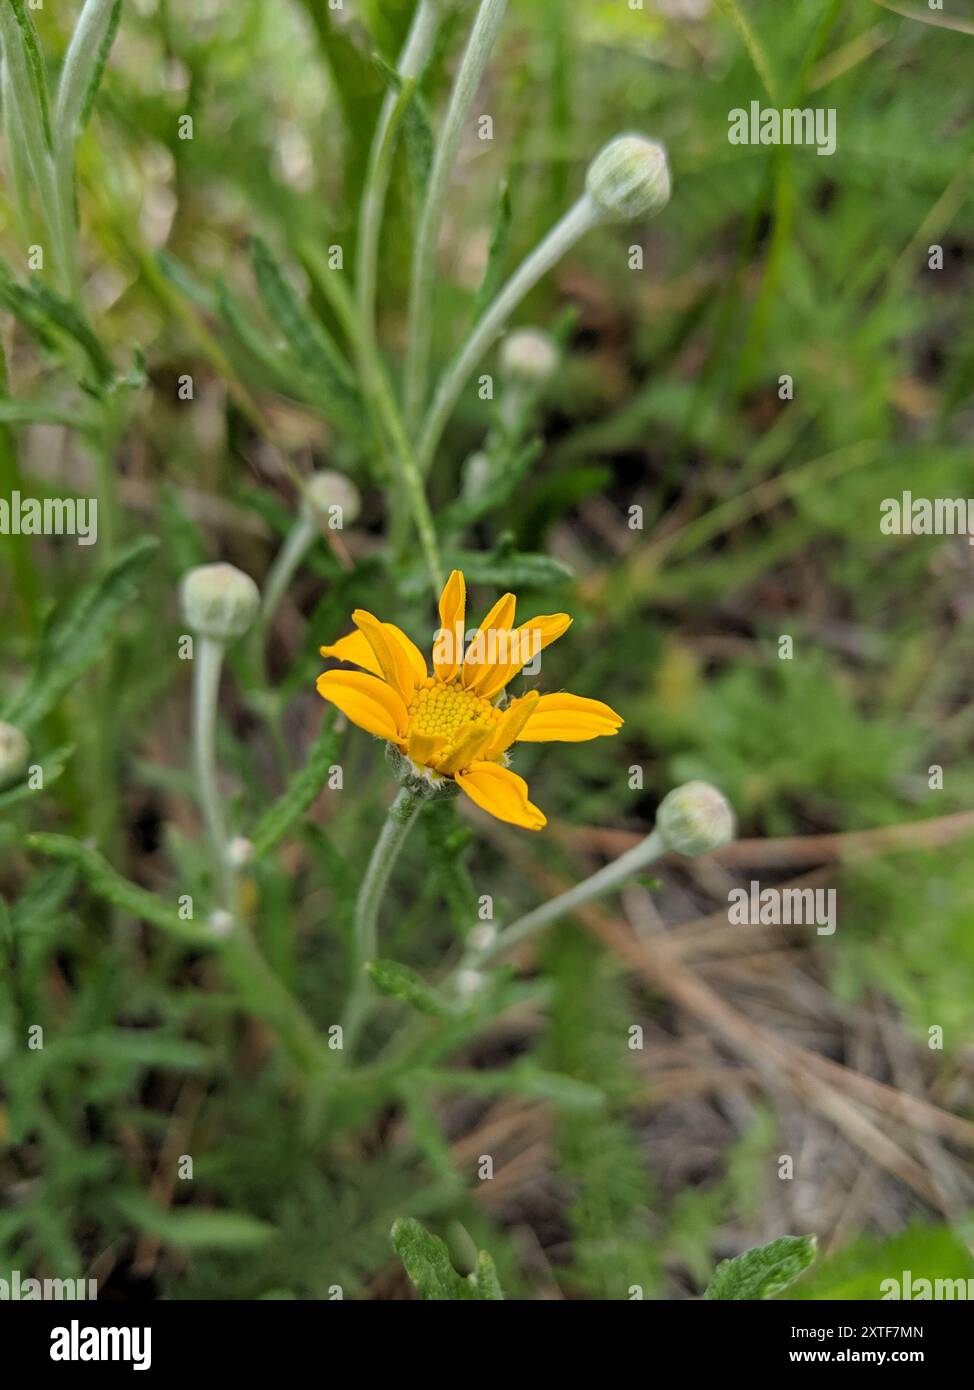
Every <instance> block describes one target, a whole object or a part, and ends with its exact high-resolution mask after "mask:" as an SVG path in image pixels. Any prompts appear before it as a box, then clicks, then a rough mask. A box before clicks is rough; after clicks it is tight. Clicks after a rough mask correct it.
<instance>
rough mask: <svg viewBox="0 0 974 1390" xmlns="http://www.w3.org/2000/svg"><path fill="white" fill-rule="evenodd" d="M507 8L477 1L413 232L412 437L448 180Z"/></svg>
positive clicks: (421, 395) (408, 394) (429, 337)
mask: <svg viewBox="0 0 974 1390" xmlns="http://www.w3.org/2000/svg"><path fill="white" fill-rule="evenodd" d="M506 8H507V0H481V5H480V9H479V10H478V11H477V18H476V19H475V21H474V26H473V29H472V30H471V33H470V38H469V40H468V42H467V47H466V50H465V52H464V55H463V61H462V62H461V64H460V70H459V72H458V73H457V79H456V82H455V83H454V86H453V92H452V93H451V96H450V104H449V106H448V108H447V113H446V117H445V119H444V122H443V129H442V131H441V132H440V138H439V141H438V143H437V146H436V152H435V154H434V156H433V167H432V169H431V170H430V179H429V186H428V188H427V192H426V199H425V201H424V203H423V209H422V212H421V213H420V219H419V226H418V227H417V230H416V242H415V246H414V248H413V265H412V280H411V284H410V299H409V347H408V351H407V354H406V381H405V409H406V424H407V426H408V428H409V431H410V434H412V432H413V431H414V430H415V428H416V425H417V424H418V422H419V418H420V413H421V411H422V409H423V403H424V399H425V395H426V380H427V375H428V370H429V357H430V345H431V343H432V341H433V290H434V285H435V281H436V248H437V243H438V241H439V234H440V225H441V223H442V221H443V211H444V208H445V207H446V199H447V194H448V192H449V188H450V179H451V177H452V175H453V168H454V165H455V164H456V158H457V150H458V149H459V146H460V140H461V138H462V136H463V130H464V126H465V125H466V123H467V119H468V117H469V115H470V108H471V105H472V104H473V99H474V97H475V96H476V94H477V88H478V87H479V86H480V81H481V78H482V77H483V75H484V69H485V68H486V66H487V60H488V58H489V57H490V52H491V49H492V48H493V46H494V40H495V39H496V37H497V32H498V30H499V29H500V26H501V22H502V20H503V18H504V12H505V10H506Z"/></svg>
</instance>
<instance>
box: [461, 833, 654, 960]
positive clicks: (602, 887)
mask: <svg viewBox="0 0 974 1390" xmlns="http://www.w3.org/2000/svg"><path fill="white" fill-rule="evenodd" d="M665 853H666V846H665V845H664V843H663V838H662V836H661V835H660V833H659V831H657V830H653V831H652V832H651V833H650V834H649V835H647V836H646V838H645V840H642V841H640V843H639V844H638V845H634V846H633V848H632V849H630V850H627V851H626V853H625V854H620V856H619V858H618V859H614V860H613V861H612V863H611V864H606V865H605V867H604V868H602V869H599V870H598V872H597V873H594V874H591V875H590V876H589V877H588V878H586V879H583V880H582V882H581V883H576V884H575V887H574V888H569V889H568V890H567V892H564V893H559V895H558V897H557V898H552V899H551V900H550V901H549V902H546V903H542V905H541V906H540V907H536V908H535V909H534V911H533V912H528V913H526V914H525V916H523V917H519V918H518V919H517V921H516V922H512V923H511V925H510V926H509V927H505V928H504V930H503V931H502V932H499V933H498V935H497V937H496V938H495V940H494V941H493V943H492V944H491V945H490V946H488V947H486V948H485V949H484V950H482V951H479V952H477V954H476V958H471V960H469V961H467V962H465V966H466V967H469V966H470V965H473V966H474V967H476V966H479V965H486V964H488V963H489V962H490V961H492V960H496V959H498V958H499V957H500V956H503V955H506V954H507V952H508V951H510V950H511V949H512V947H514V946H518V945H520V943H521V942H522V941H524V940H525V939H526V938H527V937H529V936H533V935H534V934H535V933H536V932H539V931H541V930H542V928H543V927H547V926H550V924H551V923H552V922H556V921H557V920H558V919H559V917H564V916H566V914H568V913H570V912H574V911H575V909H576V908H578V907H582V906H583V905H584V904H585V903H587V902H591V900H592V899H593V898H601V897H604V896H605V894H606V893H613V892H614V891H615V890H616V889H617V888H619V887H621V886H622V884H623V883H625V881H626V879H628V878H632V876H633V874H638V873H640V872H641V871H642V870H643V869H645V868H646V867H647V865H649V864H652V863H653V862H654V860H656V859H660V858H661V857H662V856H663V855H664V854H665Z"/></svg>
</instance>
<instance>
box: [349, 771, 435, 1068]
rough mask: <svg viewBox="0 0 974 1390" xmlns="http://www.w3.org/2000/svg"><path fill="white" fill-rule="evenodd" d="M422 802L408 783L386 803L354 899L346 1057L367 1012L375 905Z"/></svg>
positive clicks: (376, 918)
mask: <svg viewBox="0 0 974 1390" xmlns="http://www.w3.org/2000/svg"><path fill="white" fill-rule="evenodd" d="M421 805H422V797H421V796H419V795H417V793H416V792H413V791H411V790H410V789H409V788H408V787H400V789H399V791H398V793H397V794H396V799H395V801H393V803H392V805H391V806H390V807H389V813H388V815H387V816H386V823H385V825H384V826H383V827H382V832H381V834H380V835H379V838H378V840H376V842H375V848H374V849H373V851H372V857H371V859H370V860H369V866H368V868H367V869H366V871H365V877H364V878H363V880H362V886H361V888H360V889H359V895H358V901H357V902H356V904H355V961H354V974H353V978H352V988H351V993H350V995H349V1000H348V1007H347V1008H346V1011H345V1019H344V1023H343V1043H344V1050H345V1055H346V1057H351V1055H352V1052H353V1050H354V1048H355V1044H356V1042H357V1041H358V1038H359V1035H360V1033H361V1031H362V1025H363V1024H364V1022H365V1019H366V1015H367V1014H368V1009H369V1003H370V1000H371V997H372V986H371V984H370V982H369V978H368V976H367V975H366V973H365V967H366V965H367V963H368V962H369V961H370V960H374V959H375V954H376V949H377V944H378V922H379V909H380V907H381V906H382V899H383V898H384V896H385V891H386V888H387V886H388V883H389V877H390V875H391V873H392V870H393V868H394V867H395V863H396V860H397V859H398V858H399V854H400V852H401V850H402V847H403V845H404V844H405V843H406V837H407V835H408V834H409V832H410V830H411V829H412V826H413V822H414V821H415V819H416V816H417V814H418V813H419V808H420V806H421Z"/></svg>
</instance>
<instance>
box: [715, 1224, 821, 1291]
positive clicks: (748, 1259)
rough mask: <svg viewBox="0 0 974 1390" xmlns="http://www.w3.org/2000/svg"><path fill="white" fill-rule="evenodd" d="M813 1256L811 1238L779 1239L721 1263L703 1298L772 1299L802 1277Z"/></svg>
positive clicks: (813, 1247)
mask: <svg viewBox="0 0 974 1390" xmlns="http://www.w3.org/2000/svg"><path fill="white" fill-rule="evenodd" d="M815 1254H816V1240H815V1237H814V1236H781V1238H780V1239H779V1240H773V1241H771V1243H770V1244H769V1245H759V1246H757V1247H756V1248H755V1249H754V1250H746V1251H745V1252H744V1254H743V1255H737V1256H736V1257H735V1258H734V1259H733V1260H722V1261H721V1263H720V1264H719V1265H718V1266H717V1268H716V1270H715V1271H714V1277H713V1278H712V1279H711V1281H710V1283H709V1284H708V1285H707V1289H706V1292H705V1293H704V1298H709V1299H760V1298H774V1297H775V1295H776V1294H779V1293H783V1292H784V1290H785V1289H787V1288H788V1286H789V1285H790V1284H793V1283H794V1282H795V1280H796V1279H797V1278H798V1277H799V1276H800V1275H801V1274H803V1273H804V1271H805V1270H806V1269H807V1268H808V1267H809V1265H810V1264H811V1263H812V1261H813V1260H814V1259H815Z"/></svg>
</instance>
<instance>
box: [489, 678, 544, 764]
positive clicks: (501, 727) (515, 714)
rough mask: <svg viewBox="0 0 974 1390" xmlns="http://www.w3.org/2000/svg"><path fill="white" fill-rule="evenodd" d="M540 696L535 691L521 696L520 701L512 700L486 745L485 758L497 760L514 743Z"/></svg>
mask: <svg viewBox="0 0 974 1390" xmlns="http://www.w3.org/2000/svg"><path fill="white" fill-rule="evenodd" d="M540 698H541V696H540V695H539V694H538V692H537V691H536V690H532V691H531V692H530V694H528V695H523V696H522V697H521V699H520V700H512V701H511V703H510V704H509V705H508V707H507V709H506V710H505V711H504V713H503V714H502V715H501V717H500V721H499V722H498V724H497V725H496V726H495V728H494V736H493V738H492V739H491V741H490V743H489V744H488V745H487V752H486V754H485V757H488V758H499V757H500V755H501V754H502V753H504V752H506V751H507V749H508V748H510V746H511V744H512V743H516V742H517V739H518V737H519V736H520V733H521V730H522V729H523V728H524V726H525V724H526V723H527V722H528V720H529V719H530V718H531V713H532V711H533V710H534V707H535V705H537V703H538V701H539V700H540Z"/></svg>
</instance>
